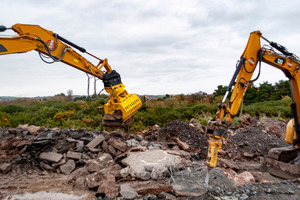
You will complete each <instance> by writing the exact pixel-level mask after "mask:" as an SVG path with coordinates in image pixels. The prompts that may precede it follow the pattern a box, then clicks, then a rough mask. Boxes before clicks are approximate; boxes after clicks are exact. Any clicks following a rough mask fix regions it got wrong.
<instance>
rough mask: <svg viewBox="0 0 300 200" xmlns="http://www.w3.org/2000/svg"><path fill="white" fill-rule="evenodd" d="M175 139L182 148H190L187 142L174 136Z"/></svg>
mask: <svg viewBox="0 0 300 200" xmlns="http://www.w3.org/2000/svg"><path fill="white" fill-rule="evenodd" d="M175 141H176V142H177V144H178V145H179V146H180V147H181V148H182V149H183V150H187V149H188V148H190V146H189V145H188V144H187V143H185V142H182V141H181V140H180V139H179V138H175Z"/></svg>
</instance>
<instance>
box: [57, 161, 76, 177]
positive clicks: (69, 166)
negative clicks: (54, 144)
mask: <svg viewBox="0 0 300 200" xmlns="http://www.w3.org/2000/svg"><path fill="white" fill-rule="evenodd" d="M75 168H76V164H75V161H74V160H72V159H69V160H68V161H67V162H66V163H65V164H63V165H61V166H60V167H59V169H60V171H61V173H63V174H67V175H69V174H71V172H72V171H74V170H75Z"/></svg>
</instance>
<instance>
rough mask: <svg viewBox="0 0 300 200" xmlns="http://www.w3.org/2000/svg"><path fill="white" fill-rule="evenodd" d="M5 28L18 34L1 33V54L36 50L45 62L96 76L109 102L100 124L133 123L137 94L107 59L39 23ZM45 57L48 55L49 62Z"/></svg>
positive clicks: (137, 106)
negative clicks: (95, 61)
mask: <svg viewBox="0 0 300 200" xmlns="http://www.w3.org/2000/svg"><path fill="white" fill-rule="evenodd" d="M6 30H13V31H14V32H16V33H17V34H18V35H17V36H1V35H0V55H4V54H12V53H24V52H28V51H32V50H35V51H37V52H38V53H39V55H40V57H41V59H42V60H43V61H45V62H46V63H54V62H63V63H65V64H67V65H70V66H72V67H74V68H76V69H79V70H81V71H83V72H85V73H87V74H89V75H91V76H92V77H94V78H96V79H101V80H102V81H103V83H104V89H105V91H106V92H107V93H108V94H109V99H108V102H107V103H106V104H105V106H104V111H105V116H104V117H103V120H102V123H103V125H105V126H111V127H112V126H128V125H130V124H131V123H132V122H133V116H134V114H135V113H136V112H137V111H138V110H139V108H140V107H141V106H142V101H141V100H140V98H139V97H138V96H137V95H136V94H129V93H128V92H127V90H126V89H125V86H124V85H123V84H122V81H121V77H120V74H119V73H118V72H116V71H115V70H112V68H111V66H110V65H109V64H108V62H107V59H100V58H98V57H96V56H94V55H92V54H91V53H89V52H87V51H86V49H84V48H82V47H80V46H78V45H76V44H74V43H73V42H70V41H69V40H67V39H65V38H63V37H61V36H60V35H58V34H56V33H53V32H52V31H49V30H46V29H44V28H42V27H40V26H38V25H29V24H15V25H13V26H12V27H11V28H7V27H5V26H0V32H4V31H6ZM72 47H73V48H75V49H77V50H79V51H80V52H81V53H85V54H87V55H89V56H91V57H93V58H94V59H96V60H97V62H98V63H97V65H93V64H92V63H91V62H89V61H88V60H87V59H86V58H84V57H83V56H82V55H81V54H79V53H78V52H76V51H75V50H74V49H73V48H72ZM46 58H50V60H51V61H49V60H47V59H46Z"/></svg>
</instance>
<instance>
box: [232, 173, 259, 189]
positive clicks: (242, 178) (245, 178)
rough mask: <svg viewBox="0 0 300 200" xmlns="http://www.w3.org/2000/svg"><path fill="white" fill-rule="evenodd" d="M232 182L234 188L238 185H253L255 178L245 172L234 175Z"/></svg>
mask: <svg viewBox="0 0 300 200" xmlns="http://www.w3.org/2000/svg"><path fill="white" fill-rule="evenodd" d="M233 181H234V184H235V185H236V186H240V185H245V184H247V183H254V182H255V178H254V177H253V175H252V174H251V173H250V172H248V171H245V172H242V173H240V174H238V175H236V176H235V177H234V179H233Z"/></svg>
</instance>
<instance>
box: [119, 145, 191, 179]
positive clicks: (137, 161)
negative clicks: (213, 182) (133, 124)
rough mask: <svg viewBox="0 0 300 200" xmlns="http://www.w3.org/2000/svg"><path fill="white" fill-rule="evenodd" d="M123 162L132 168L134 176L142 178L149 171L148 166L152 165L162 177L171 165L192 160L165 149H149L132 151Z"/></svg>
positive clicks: (131, 172) (176, 165)
mask: <svg viewBox="0 0 300 200" xmlns="http://www.w3.org/2000/svg"><path fill="white" fill-rule="evenodd" d="M121 162H122V164H123V165H125V166H128V167H129V168H130V175H131V176H132V177H136V178H142V177H143V176H145V174H147V173H149V171H147V170H146V167H148V168H149V167H152V172H155V173H158V177H162V176H163V174H164V173H165V172H167V171H168V168H169V167H175V168H179V167H181V166H182V165H183V164H186V163H188V162H190V161H188V160H187V159H185V158H183V157H181V156H177V155H172V154H169V153H168V152H167V151H164V150H151V151H149V150H148V151H145V152H130V153H128V157H127V158H125V159H123V160H122V161H121ZM152 172H150V174H151V173H152Z"/></svg>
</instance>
